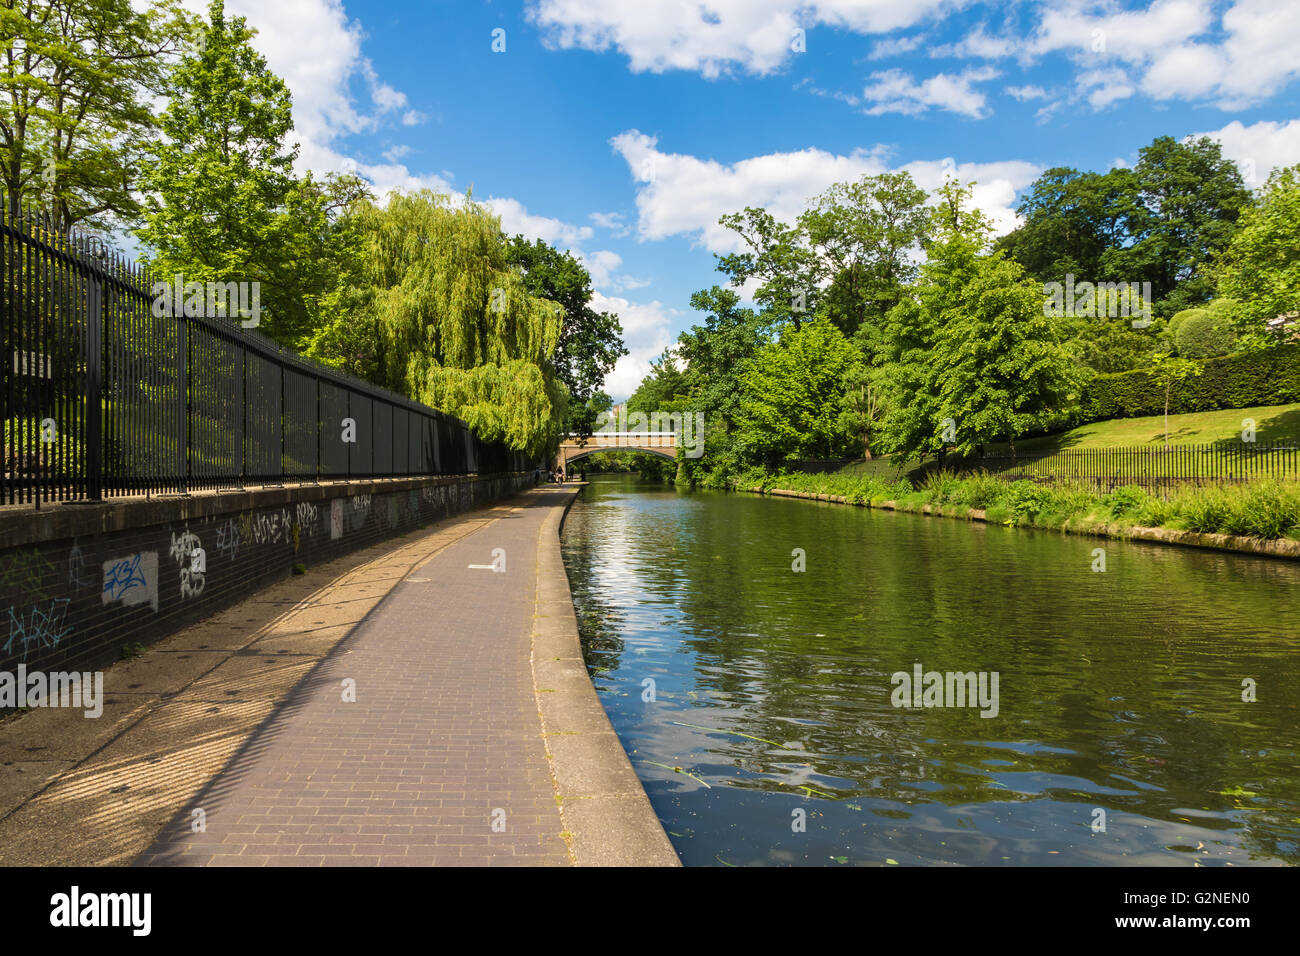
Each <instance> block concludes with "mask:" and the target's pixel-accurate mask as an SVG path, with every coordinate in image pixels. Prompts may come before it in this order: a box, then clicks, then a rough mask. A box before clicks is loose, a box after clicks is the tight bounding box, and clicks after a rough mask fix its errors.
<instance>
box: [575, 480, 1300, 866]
mask: <svg viewBox="0 0 1300 956" xmlns="http://www.w3.org/2000/svg"><path fill="white" fill-rule="evenodd" d="M562 544H563V551H564V560H565V565H566V567H567V570H568V575H569V581H570V585H571V587H572V591H573V600H574V605H575V607H576V608H577V612H578V620H579V627H580V630H581V633H582V638H583V646H584V654H585V657H586V662H587V666H588V669H589V670H590V672H591V676H592V680H593V682H594V684H595V686H596V689H597V692H598V693H599V696H600V699H601V701H602V703H603V704H604V706H605V710H606V712H607V713H608V714H609V717H610V720H611V722H612V723H613V725H614V729H615V731H616V732H617V733H618V735H619V738H620V739H621V741H622V743H623V745H624V748H625V749H626V750H627V752H628V755H629V757H630V758H631V760H632V765H633V766H634V767H635V768H636V771H637V773H638V774H639V775H640V777H641V780H642V781H643V783H644V784H645V788H646V792H647V793H648V794H649V797H650V802H651V804H652V805H653V806H654V809H655V811H656V813H657V814H658V815H659V819H660V820H661V821H662V822H663V824H664V828H665V829H666V830H667V831H668V833H669V837H670V839H671V840H672V842H673V845H674V846H675V847H676V848H677V851H678V853H679V854H680V856H681V858H682V861H683V862H684V863H686V864H693V865H712V866H723V865H725V866H744V865H753V864H778V865H781V864H787V865H823V866H839V865H886V866H888V865H900V866H907V865H963V864H964V865H994V866H998V865H1002V866H1015V865H1040V866H1041V865H1076V866H1077V865H1116V864H1118V865H1139V864H1163V865H1170V864H1175V865H1176V864H1185V865H1192V864H1194V863H1195V864H1200V865H1204V866H1212V865H1225V864H1232V865H1237V866H1242V865H1252V864H1253V865H1259V864H1272V865H1277V864H1295V863H1300V608H1298V606H1297V604H1298V601H1297V599H1298V597H1300V565H1297V564H1291V563H1287V562H1283V561H1277V560H1268V559H1263V558H1251V557H1246V556H1237V555H1230V554H1218V553H1214V552H1202V551H1192V550H1183V549H1178V548H1172V547H1164V546H1160V545H1153V544H1143V543H1136V542H1120V541H1111V540H1103V539H1098V538H1089V537H1074V536H1066V535H1061V534H1056V533H1052V532H1043V531H1032V530H1024V529H1015V528H1007V527H1003V526H999V525H993V526H986V525H984V524H980V523H974V522H971V523H968V522H964V521H956V520H952V519H945V518H927V517H923V516H920V515H907V514H894V513H892V512H881V511H873V510H871V509H867V508H854V507H846V506H843V505H834V504H824V503H816V502H807V501H799V500H789V499H780V498H760V497H757V496H753V495H742V494H724V493H719V492H679V491H676V490H672V489H670V488H666V487H665V486H662V485H651V484H645V483H641V482H639V481H638V480H637V479H635V478H633V477H628V476H609V477H600V476H598V477H596V478H595V479H594V480H593V481H592V482H591V484H590V485H589V486H588V487H587V488H586V489H584V490H583V492H582V494H581V495H580V496H579V498H578V500H577V501H576V502H575V503H574V505H573V508H572V510H571V511H570V513H569V515H568V517H567V519H566V521H565V525H564V532H563V538H562ZM1097 548H1104V551H1105V554H1104V559H1105V570H1104V571H1101V570H1094V568H1098V567H1099V566H1100V562H1099V560H1098V554H1097V553H1096V552H1095V549H1097ZM801 563H802V566H803V568H804V569H803V570H795V568H796V567H798V566H799V565H800V564H801ZM918 665H919V669H920V671H921V674H922V679H921V681H920V686H918V687H917V688H915V698H913V697H912V696H911V688H910V687H909V686H908V684H906V683H904V681H903V680H902V677H904V676H906V677H907V678H908V683H910V682H911V680H912V679H913V678H914V675H915V673H916V671H917V668H918ZM932 672H933V673H935V674H937V675H938V676H937V678H931V677H929V676H928V675H930V674H931V673H932ZM949 673H952V674H953V675H965V674H973V675H975V676H974V678H973V680H972V683H967V682H966V680H965V679H964V678H963V679H954V680H952V681H949V680H948V678H947V676H946V675H948V674H949ZM994 678H996V682H997V683H996V695H994V694H993V691H994V684H993V680H994ZM981 680H982V681H983V683H982V685H981V684H980V681H981ZM1252 682H1253V683H1252ZM972 684H973V685H974V690H975V691H976V692H975V693H974V694H973V695H971V696H973V697H974V698H975V699H974V700H973V701H972V700H971V699H969V698H967V699H965V700H962V699H960V698H959V697H958V692H959V691H960V692H963V693H962V696H963V697H964V696H965V694H964V692H965V691H966V690H967V688H968V687H971V686H972ZM927 686H928V687H929V689H930V694H929V696H928V697H927V696H926V695H925V694H923V691H924V690H925V689H926V687H927ZM981 686H982V689H983V690H984V692H985V695H984V698H983V700H981V699H980V697H979V693H978V691H979V689H980V688H981ZM1252 687H1253V696H1254V697H1255V700H1254V701H1246V700H1243V695H1245V696H1247V697H1249V696H1252V693H1251V690H1252ZM908 704H914V705H915V706H905V705H908ZM927 704H929V705H930V706H926V705H927ZM972 704H973V706H972ZM981 704H983V706H981ZM986 715H987V716H986Z"/></svg>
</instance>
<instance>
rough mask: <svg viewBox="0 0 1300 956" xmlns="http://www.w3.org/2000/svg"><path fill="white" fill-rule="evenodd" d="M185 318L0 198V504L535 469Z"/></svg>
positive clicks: (213, 323)
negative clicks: (0, 339) (0, 346)
mask: <svg viewBox="0 0 1300 956" xmlns="http://www.w3.org/2000/svg"><path fill="white" fill-rule="evenodd" d="M173 313H175V314H173ZM185 313H186V310H185V309H183V308H182V309H173V308H168V307H165V306H164V307H161V308H160V307H159V297H158V296H155V295H154V294H152V285H151V283H150V280H149V276H148V275H147V273H146V272H145V270H144V269H142V268H141V267H139V266H136V265H134V264H131V263H128V262H126V261H124V260H123V259H121V258H120V257H118V256H114V255H105V254H104V252H103V250H102V246H100V244H99V243H97V242H96V241H95V240H93V239H88V238H86V237H82V236H76V235H68V234H67V233H63V232H60V231H58V230H56V229H54V228H52V227H51V225H50V222H49V220H48V218H47V217H45V216H44V215H43V214H41V213H39V212H33V211H31V210H29V209H24V208H22V207H18V208H13V207H10V206H9V205H8V204H7V202H5V200H4V197H3V196H2V195H0V315H2V316H3V319H2V321H3V323H4V355H3V369H4V382H3V387H0V402H3V422H4V435H3V454H4V459H3V462H2V463H0V504H23V503H34V504H35V505H36V506H37V507H40V505H41V502H42V501H78V500H89V501H97V500H100V499H102V498H104V497H112V496H120V495H138V494H145V493H154V494H165V493H187V492H189V491H193V490H200V489H217V488H226V487H242V486H244V485H247V484H274V483H282V482H284V481H322V480H333V479H344V478H378V477H399V476H405V475H451V474H471V473H475V472H484V473H486V472H503V471H521V470H525V469H527V468H528V467H531V466H530V465H529V464H528V462H527V459H526V456H525V455H524V454H523V453H520V452H516V451H513V450H511V449H509V448H508V447H506V446H505V445H503V444H500V443H490V442H484V441H481V440H479V439H478V437H477V436H475V435H474V434H473V432H472V431H471V430H470V429H469V427H468V426H467V425H466V424H465V423H464V422H463V421H461V420H460V419H458V418H455V417H454V416H451V415H447V414H444V413H442V412H439V411H437V410H435V409H432V408H429V407H427V406H425V405H421V404H419V403H417V402H413V401H411V400H409V399H407V398H404V397H403V396H401V395H398V394H396V393H393V392H389V391H387V390H385V389H382V388H378V387H376V386H373V385H370V384H368V383H365V382H362V381H360V380H358V379H355V378H352V377H350V376H346V375H342V374H340V373H337V372H335V371H333V370H331V369H327V368H325V367H324V366H321V365H318V364H316V363H314V362H310V361H308V360H307V359H305V358H303V357H302V356H300V355H297V354H295V353H293V352H290V351H288V350H285V349H283V348H281V347H279V346H278V345H276V344H275V343H274V342H272V341H270V340H269V339H267V338H266V337H265V336H263V335H261V334H259V333H257V332H256V331H253V330H251V329H244V328H241V327H240V323H239V321H238V319H237V318H234V319H225V318H222V317H220V316H212V315H207V314H203V315H187V314H185Z"/></svg>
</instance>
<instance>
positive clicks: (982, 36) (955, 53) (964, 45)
mask: <svg viewBox="0 0 1300 956" xmlns="http://www.w3.org/2000/svg"><path fill="white" fill-rule="evenodd" d="M1017 48H1018V44H1017V42H1016V41H1015V40H1012V39H1011V38H1009V37H1000V36H993V35H991V34H989V33H986V32H985V30H984V28H983V27H979V28H977V29H976V30H975V32H974V33H969V34H967V35H966V36H964V37H963V38H962V39H961V40H959V41H957V42H956V43H945V44H942V45H940V46H936V47H934V48H933V49H931V50H930V56H932V57H936V58H938V57H943V58H947V57H956V58H958V59H963V60H998V59H1001V58H1002V57H1005V56H1011V55H1012V54H1013V53H1015V52H1016V50H1017Z"/></svg>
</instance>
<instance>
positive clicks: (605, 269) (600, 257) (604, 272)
mask: <svg viewBox="0 0 1300 956" xmlns="http://www.w3.org/2000/svg"><path fill="white" fill-rule="evenodd" d="M578 258H579V259H580V260H581V261H582V264H583V265H584V266H586V268H587V271H588V272H589V273H590V274H591V282H592V285H594V286H596V287H597V288H609V287H610V286H611V285H613V283H614V281H615V280H614V270H615V269H617V268H618V267H619V266H621V265H622V264H623V257H622V256H620V255H619V254H618V253H617V252H610V251H609V250H608V249H601V250H600V251H598V252H593V253H591V254H587V253H582V254H580V255H579V256H578Z"/></svg>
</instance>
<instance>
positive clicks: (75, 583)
mask: <svg viewBox="0 0 1300 956" xmlns="http://www.w3.org/2000/svg"><path fill="white" fill-rule="evenodd" d="M94 583H95V582H94V579H93V578H91V576H90V575H89V574H87V573H86V555H85V553H84V552H83V551H82V550H81V545H79V544H78V543H77V541H76V539H75V538H74V539H73V541H72V549H71V550H70V551H69V552H68V584H69V585H71V586H72V589H73V590H76V589H78V588H86V587H90V586H91V585H92V584H94Z"/></svg>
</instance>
